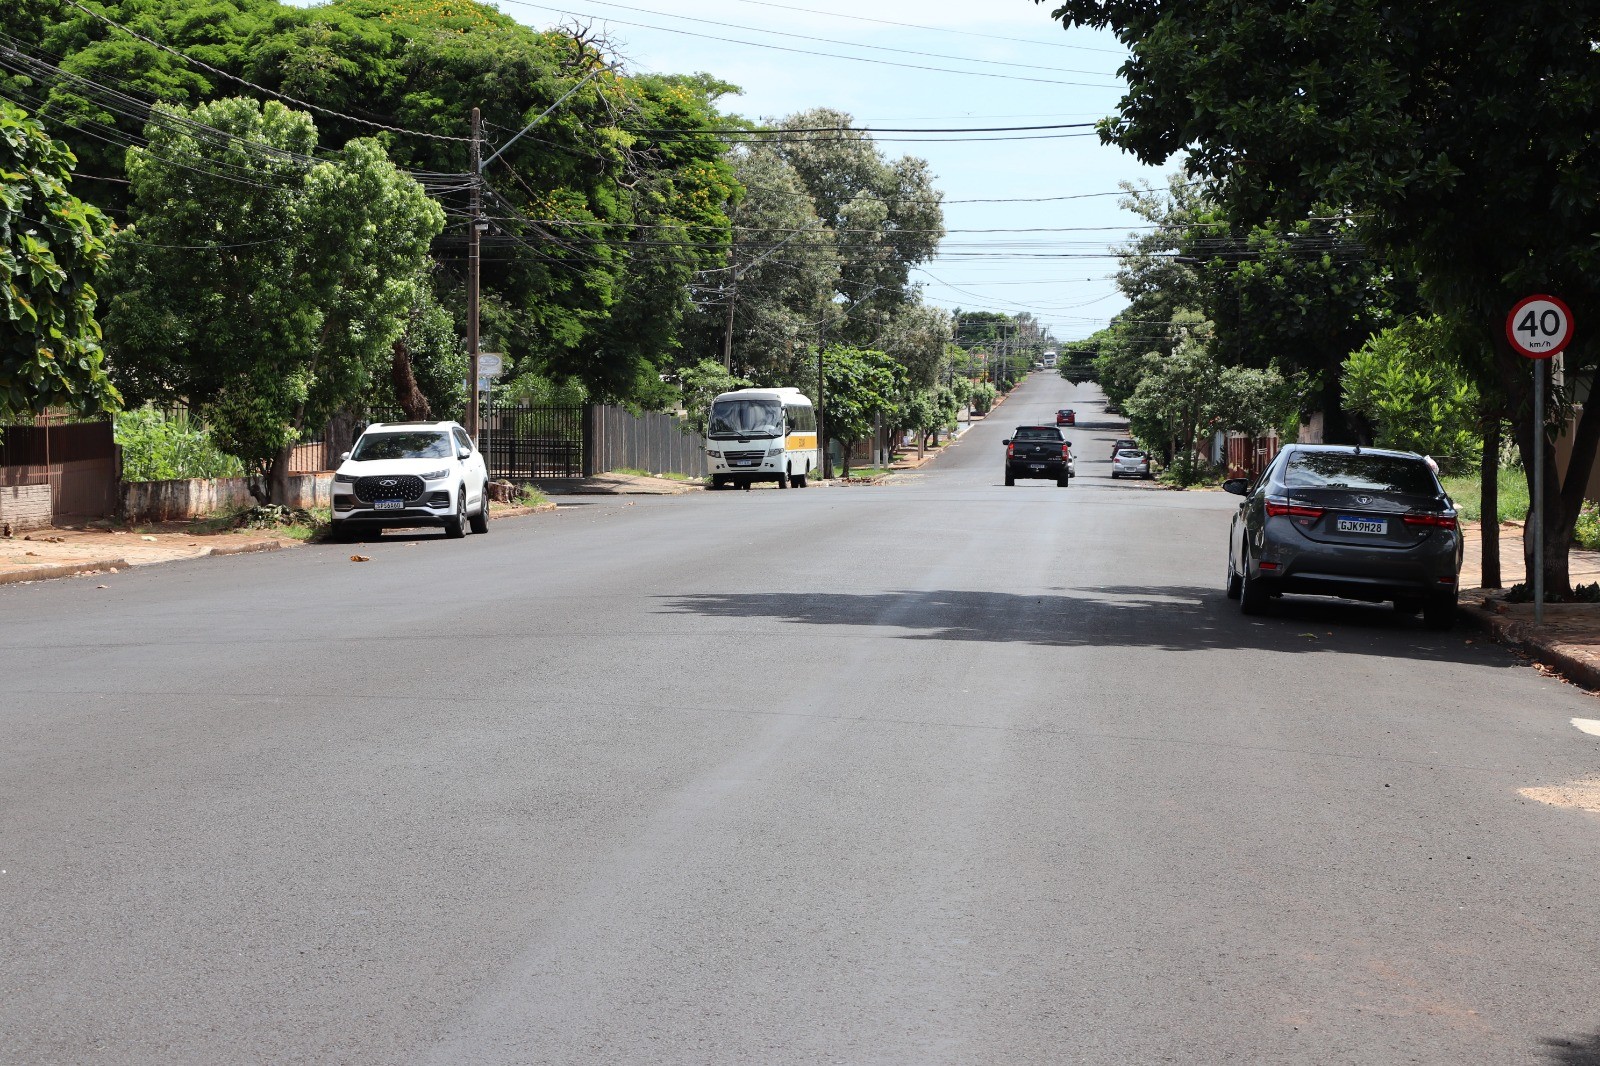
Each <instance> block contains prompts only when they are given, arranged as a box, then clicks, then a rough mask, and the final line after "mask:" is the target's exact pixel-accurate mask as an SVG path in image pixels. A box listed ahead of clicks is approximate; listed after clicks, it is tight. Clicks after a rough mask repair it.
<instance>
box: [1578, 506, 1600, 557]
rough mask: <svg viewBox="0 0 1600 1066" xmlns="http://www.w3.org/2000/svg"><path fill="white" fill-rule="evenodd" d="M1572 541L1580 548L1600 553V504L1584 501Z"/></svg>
mask: <svg viewBox="0 0 1600 1066" xmlns="http://www.w3.org/2000/svg"><path fill="white" fill-rule="evenodd" d="M1572 540H1573V542H1574V543H1575V544H1577V545H1578V547H1580V548H1586V549H1588V550H1589V551H1600V503H1595V502H1594V501H1593V500H1585V501H1583V507H1582V508H1580V509H1579V511H1578V521H1577V524H1576V525H1575V526H1573V529H1572Z"/></svg>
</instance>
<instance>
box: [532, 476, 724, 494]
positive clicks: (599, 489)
mask: <svg viewBox="0 0 1600 1066" xmlns="http://www.w3.org/2000/svg"><path fill="white" fill-rule="evenodd" d="M535 484H537V485H538V486H539V491H540V492H542V493H544V494H545V495H546V496H682V495H683V494H685V493H689V492H704V491H705V486H704V485H702V484H701V483H700V481H699V479H698V478H697V479H695V480H693V481H678V480H676V479H674V478H665V477H643V476H640V475H638V474H596V475H595V476H594V477H585V478H545V479H543V480H539V481H536V482H535Z"/></svg>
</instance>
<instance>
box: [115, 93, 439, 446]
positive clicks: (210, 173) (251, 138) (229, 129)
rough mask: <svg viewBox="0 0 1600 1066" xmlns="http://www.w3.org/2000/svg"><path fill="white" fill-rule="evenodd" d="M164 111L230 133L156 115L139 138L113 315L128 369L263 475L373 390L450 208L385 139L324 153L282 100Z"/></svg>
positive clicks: (131, 162) (416, 298)
mask: <svg viewBox="0 0 1600 1066" xmlns="http://www.w3.org/2000/svg"><path fill="white" fill-rule="evenodd" d="M159 113H160V114H163V115H166V116H170V117H171V118H175V119H179V120H184V119H192V120H193V121H195V122H198V123H203V124H205V125H208V126H211V127H215V128H217V129H221V130H223V131H225V132H226V133H227V134H228V136H229V138H230V139H228V140H226V141H220V142H219V141H218V140H216V139H213V138H210V137H202V136H200V135H199V134H198V132H196V131H195V130H193V129H192V128H190V127H187V126H184V125H181V124H179V123H169V122H155V121H152V122H151V124H150V125H149V126H148V127H147V129H146V136H147V138H148V140H149V147H148V148H135V149H131V150H130V151H129V158H128V174H129V178H130V179H131V181H132V192H133V197H134V201H133V207H132V215H133V218H134V222H133V224H132V225H130V226H129V227H128V228H127V229H125V230H124V231H123V232H122V234H120V235H119V237H118V239H117V242H116V249H117V280H118V282H119V283H120V288H119V291H118V293H117V296H116V298H115V299H114V300H113V303H112V308H111V313H110V315H109V316H108V321H109V324H110V327H111V340H112V342H113V350H114V353H115V356H116V362H115V368H116V371H117V374H118V377H119V381H120V382H121V383H122V384H123V386H124V389H125V391H127V392H128V393H129V395H130V396H131V397H136V398H139V399H156V400H162V399H177V400H181V401H183V402H185V403H187V404H188V406H189V407H190V409H191V410H195V411H197V412H199V413H200V414H201V415H202V416H203V417H204V418H205V420H206V422H207V423H208V424H209V425H210V426H211V427H212V432H213V435H214V437H215V439H216V441H217V443H218V445H219V446H220V447H221V448H223V449H224V450H225V451H228V452H230V453H232V454H234V455H237V456H238V457H239V458H240V459H241V460H242V461H243V462H244V464H245V467H246V470H247V472H249V473H250V474H251V475H253V476H256V477H263V478H264V477H266V476H267V475H268V473H269V471H271V470H275V469H276V470H281V464H282V457H283V455H284V454H285V452H286V449H288V448H289V447H290V446H291V445H293V444H294V443H295V441H296V440H297V439H298V438H299V435H300V431H301V430H302V428H304V427H306V426H308V425H320V424H322V423H323V422H325V421H326V420H327V419H328V418H329V417H331V416H332V415H333V414H334V413H335V412H336V411H339V410H341V409H343V408H346V407H349V406H352V405H353V404H355V403H357V402H358V401H359V400H360V399H361V398H362V397H364V396H366V395H369V394H370V393H371V391H372V388H373V381H374V378H375V376H376V374H377V373H378V371H379V370H380V369H383V368H387V367H388V366H389V364H390V361H391V359H392V354H393V352H392V348H393V344H394V341H395V340H396V339H398V338H399V337H400V336H401V335H402V334H403V333H404V332H405V330H406V328H407V325H408V322H409V319H410V315H411V312H412V310H413V309H414V308H416V307H417V306H418V305H419V303H421V302H422V301H423V297H422V294H421V292H420V290H419V286H420V284H421V282H420V280H419V279H421V278H422V277H423V272H424V265H425V262H426V255H427V250H428V245H429V242H430V241H431V240H432V239H433V237H434V236H436V235H437V234H438V233H439V231H440V230H441V229H442V227H443V225H444V212H443V211H442V210H441V209H440V208H439V206H438V205H437V204H436V203H434V202H433V201H432V200H430V199H429V198H428V197H427V195H426V194H425V193H424V192H423V190H422V188H421V187H420V186H419V185H418V184H417V183H416V182H415V181H413V180H412V179H411V178H409V177H407V176H405V175H403V174H401V173H400V172H399V171H397V170H396V168H395V167H394V165H393V164H392V163H390V162H389V160H388V158H387V157H386V156H385V154H384V151H383V148H382V147H381V146H380V145H379V144H378V143H377V142H376V141H372V140H363V139H358V140H353V141H351V142H349V143H348V144H347V145H346V146H345V147H344V149H343V150H341V151H340V152H339V153H337V155H336V156H335V157H334V158H332V159H329V160H326V161H323V162H313V161H311V160H310V159H309V158H308V157H309V156H310V155H311V153H312V152H313V151H314V149H315V147H316V144H317V133H316V127H315V125H314V124H313V123H312V121H311V118H310V116H309V115H306V114H303V113H300V112H296V111H291V110H289V109H288V108H286V107H284V106H283V105H282V104H278V103H275V102H274V103H267V104H266V105H260V104H257V103H256V102H255V101H253V100H248V99H242V98H233V99H225V100H219V101H217V102H215V103H210V104H201V105H199V106H198V107H196V108H194V109H193V110H192V111H181V110H178V109H170V110H165V111H161V112H159ZM186 159H187V160H193V159H204V160H207V161H209V163H210V166H211V167H212V168H214V169H208V170H206V171H204V172H202V171H199V170H197V169H196V168H194V167H192V166H190V165H186V164H183V163H180V162H178V161H179V160H186ZM223 172H226V173H228V174H230V175H232V176H243V177H247V178H248V180H249V182H250V184H248V185H245V184H240V183H239V182H237V181H234V180H229V179H228V178H225V177H223V176H222V173H223Z"/></svg>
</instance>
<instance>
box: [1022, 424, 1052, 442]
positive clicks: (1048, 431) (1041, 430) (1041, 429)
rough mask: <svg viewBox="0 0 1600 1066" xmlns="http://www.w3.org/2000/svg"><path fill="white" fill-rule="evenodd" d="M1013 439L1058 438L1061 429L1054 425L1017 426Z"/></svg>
mask: <svg viewBox="0 0 1600 1066" xmlns="http://www.w3.org/2000/svg"><path fill="white" fill-rule="evenodd" d="M1012 439H1013V440H1060V439H1061V431H1060V430H1059V429H1057V428H1056V427H1055V426H1018V427H1017V432H1016V434H1015V436H1014V437H1013V438H1012Z"/></svg>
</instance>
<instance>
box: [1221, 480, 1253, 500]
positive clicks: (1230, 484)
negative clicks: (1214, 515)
mask: <svg viewBox="0 0 1600 1066" xmlns="http://www.w3.org/2000/svg"><path fill="white" fill-rule="evenodd" d="M1222 491H1223V492H1231V493H1233V494H1234V495H1235V496H1248V495H1250V479H1249V478H1247V477H1230V478H1229V479H1228V480H1226V481H1224V482H1223V483H1222Z"/></svg>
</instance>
